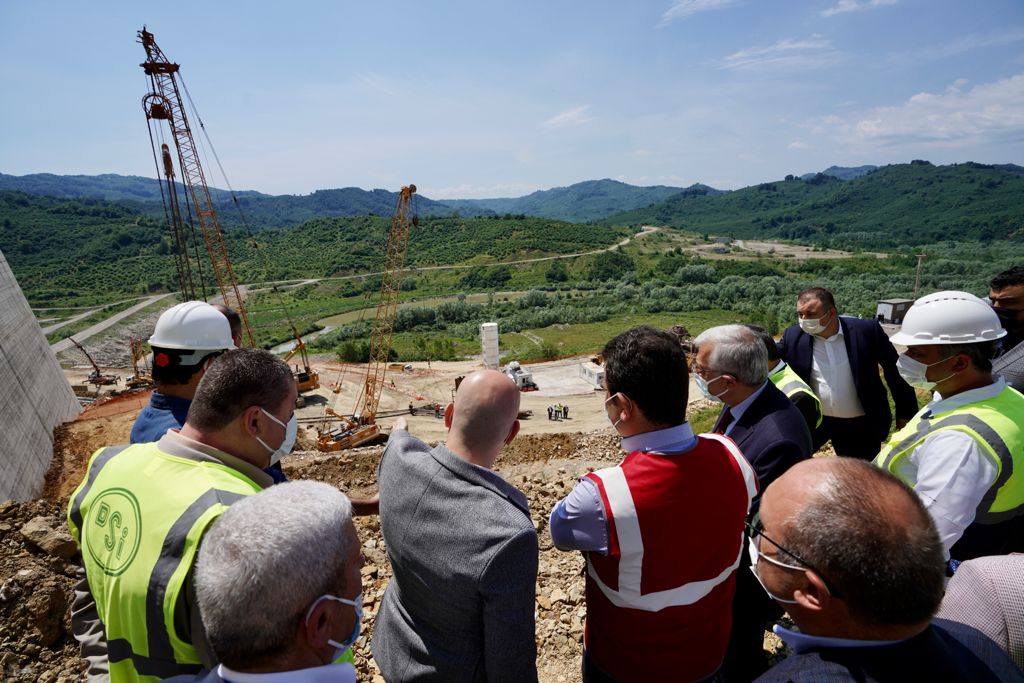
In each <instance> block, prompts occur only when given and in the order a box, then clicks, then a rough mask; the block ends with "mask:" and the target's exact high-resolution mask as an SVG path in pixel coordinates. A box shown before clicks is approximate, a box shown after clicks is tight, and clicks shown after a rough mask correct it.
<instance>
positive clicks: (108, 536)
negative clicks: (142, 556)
mask: <svg viewBox="0 0 1024 683" xmlns="http://www.w3.org/2000/svg"><path fill="white" fill-rule="evenodd" d="M85 537H86V543H85V546H86V547H87V548H88V550H89V555H90V556H92V559H93V560H94V561H95V562H96V564H98V565H99V566H100V567H101V568H102V569H103V571H104V572H105V573H106V574H108V575H110V576H118V575H119V574H121V573H123V572H124V571H125V570H126V569H128V566H129V565H131V563H132V560H134V559H135V555H136V553H138V551H139V542H140V541H141V540H142V516H141V515H140V514H139V501H138V500H137V499H136V498H135V496H134V495H133V494H132V492H131V491H128V490H126V489H122V488H112V489H107V490H106V491H104V492H102V493H101V494H100V495H99V496H97V497H96V500H95V502H94V503H93V505H92V509H91V510H90V511H89V517H88V519H87V520H86V523H85Z"/></svg>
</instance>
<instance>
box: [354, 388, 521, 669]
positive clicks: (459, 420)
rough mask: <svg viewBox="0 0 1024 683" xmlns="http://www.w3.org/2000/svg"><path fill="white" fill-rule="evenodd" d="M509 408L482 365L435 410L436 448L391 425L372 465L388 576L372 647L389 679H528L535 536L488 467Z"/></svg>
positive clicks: (512, 402) (506, 428)
mask: <svg viewBox="0 0 1024 683" xmlns="http://www.w3.org/2000/svg"><path fill="white" fill-rule="evenodd" d="M518 411H519V390H518V389H517V388H516V386H515V384H514V383H513V382H511V381H509V379H508V378H507V377H505V376H504V375H502V374H501V373H499V372H495V371H493V370H484V371H480V372H475V373H473V374H471V375H469V376H467V377H466V379H464V380H463V381H462V384H461V385H460V386H459V390H458V392H457V393H456V395H455V402H454V403H450V404H448V407H447V408H446V409H445V413H444V420H445V426H447V427H448V438H447V440H446V441H445V443H443V444H438V445H437V446H436V447H435V448H433V449H431V448H430V447H429V446H428V445H427V444H425V443H423V442H422V441H420V440H419V439H417V438H415V437H413V436H411V435H410V434H409V432H408V431H406V428H405V427H406V424H405V420H404V418H402V419H399V420H398V421H397V422H396V423H395V428H394V429H393V430H392V432H391V438H390V440H389V441H388V446H387V449H386V450H385V451H384V455H383V456H382V457H381V461H380V467H379V469H378V485H379V489H380V501H381V502H380V524H381V531H382V532H383V534H384V541H385V542H386V544H387V552H388V557H389V558H390V560H391V566H392V569H393V571H394V578H392V580H391V583H390V584H389V585H388V587H387V591H386V592H385V594H384V600H383V602H382V604H381V608H380V612H379V613H378V615H377V621H376V624H375V625H374V633H373V645H372V647H373V657H374V659H375V660H376V662H377V664H378V666H380V670H381V673H382V674H383V675H384V678H385V679H386V680H387V681H388V682H389V683H401V682H402V681H413V680H415V681H451V682H453V683H458V682H460V681H516V682H519V681H527V682H528V681H536V680H537V648H536V642H535V637H534V599H535V597H534V596H535V590H536V582H537V533H536V531H535V529H534V526H533V522H532V521H531V519H530V511H529V508H528V506H527V501H526V497H525V496H524V495H523V494H522V493H521V492H520V491H518V490H517V489H516V488H514V487H513V486H511V485H510V484H509V483H508V482H506V481H505V480H504V479H502V478H501V476H500V475H499V474H497V473H496V472H494V471H493V470H492V468H493V467H494V462H495V460H496V459H497V457H498V453H499V452H500V451H501V448H502V446H504V445H505V444H507V443H509V442H510V441H512V439H514V438H515V436H516V434H517V433H518V432H519V422H518V421H517V420H516V415H517V413H518Z"/></svg>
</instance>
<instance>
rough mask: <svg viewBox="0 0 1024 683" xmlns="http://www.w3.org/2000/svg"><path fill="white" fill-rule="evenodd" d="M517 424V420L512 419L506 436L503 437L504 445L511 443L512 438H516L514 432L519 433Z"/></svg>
mask: <svg viewBox="0 0 1024 683" xmlns="http://www.w3.org/2000/svg"><path fill="white" fill-rule="evenodd" d="M519 426H520V425H519V420H514V421H513V422H512V427H511V428H510V429H509V430H508V436H506V437H505V444H506V445H508V444H510V443H512V439H514V438H516V434H518V433H519Z"/></svg>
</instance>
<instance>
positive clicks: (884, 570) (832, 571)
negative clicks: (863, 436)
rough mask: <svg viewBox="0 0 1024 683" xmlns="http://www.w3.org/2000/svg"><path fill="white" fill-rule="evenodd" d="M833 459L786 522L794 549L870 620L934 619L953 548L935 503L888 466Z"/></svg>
mask: <svg viewBox="0 0 1024 683" xmlns="http://www.w3.org/2000/svg"><path fill="white" fill-rule="evenodd" d="M831 460H832V462H831V463H830V468H829V471H828V473H827V474H824V475H823V476H822V477H821V479H820V480H819V484H818V485H817V486H816V487H814V490H813V491H812V492H810V494H809V495H808V501H807V503H806V504H805V505H803V506H802V507H801V508H800V509H799V511H798V512H797V513H796V514H794V515H793V516H791V517H790V518H789V519H787V520H784V521H783V522H782V524H781V525H780V526H781V529H782V532H783V534H782V535H783V537H784V539H785V541H784V544H785V546H786V549H787V550H789V551H790V552H792V553H793V554H795V555H798V556H799V557H800V558H801V559H803V560H804V561H805V562H807V563H809V564H811V565H813V566H814V567H815V568H816V569H817V570H820V571H821V572H822V574H824V576H825V577H826V578H827V579H828V581H829V582H831V583H833V584H834V585H835V587H836V589H837V590H839V591H841V592H842V597H843V599H844V600H845V601H846V605H847V607H848V609H849V610H850V614H851V615H853V616H854V617H855V618H857V619H859V620H861V621H862V622H864V623H865V624H870V625H912V624H918V623H921V622H922V621H926V620H928V619H930V618H931V617H932V615H934V614H935V611H936V610H937V609H938V607H939V603H940V602H941V601H942V593H943V590H944V588H945V559H944V558H945V556H944V554H943V547H942V542H941V540H940V539H939V534H938V531H936V529H935V523H934V521H933V520H932V518H931V515H930V514H929V513H928V510H927V509H925V507H924V504H923V503H922V502H921V500H920V498H918V496H917V494H916V493H914V490H913V489H911V488H910V487H909V486H907V485H906V484H904V483H903V482H902V481H900V480H899V479H897V478H896V477H894V476H893V475H891V474H889V473H888V472H886V471H884V470H882V469H880V468H878V467H875V466H874V465H872V464H870V463H868V462H864V461H861V460H857V459H855V458H842V457H840V458H834V459H831Z"/></svg>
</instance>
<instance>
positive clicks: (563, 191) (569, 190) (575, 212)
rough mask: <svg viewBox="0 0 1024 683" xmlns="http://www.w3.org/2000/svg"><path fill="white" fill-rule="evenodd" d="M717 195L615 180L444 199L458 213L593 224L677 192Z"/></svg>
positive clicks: (701, 187)
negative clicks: (511, 194) (516, 194)
mask: <svg viewBox="0 0 1024 683" xmlns="http://www.w3.org/2000/svg"><path fill="white" fill-rule="evenodd" d="M702 190H703V191H704V193H710V194H714V193H717V192H720V190H716V189H714V188H711V187H708V186H707V185H700V184H696V185H691V186H690V187H688V188H685V189H684V188H680V187H669V186H666V185H650V186H646V187H639V186H636V185H629V184H627V183H623V182H620V181H618V180H611V179H608V178H605V179H603V180H586V181H584V182H581V183H575V184H573V185H569V186H567V187H554V188H551V189H550V190H537V191H536V192H531V193H530V194H528V195H526V196H524V197H501V198H495V199H444V200H441V201H442V202H444V203H445V204H447V205H448V206H451V207H454V208H456V209H459V210H460V211H466V210H469V211H473V210H481V209H482V210H487V211H493V212H494V213H496V214H507V213H511V214H524V215H527V216H538V217H541V218H553V219H556V220H571V221H594V220H600V219H602V218H605V217H606V216H609V215H611V214H613V213H616V212H618V211H629V210H630V209H636V208H640V207H642V206H649V205H651V204H655V203H657V202H660V201H663V200H665V199H668V198H669V197H671V196H673V195H676V194H679V193H680V192H688V191H693V192H700V191H702Z"/></svg>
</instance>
